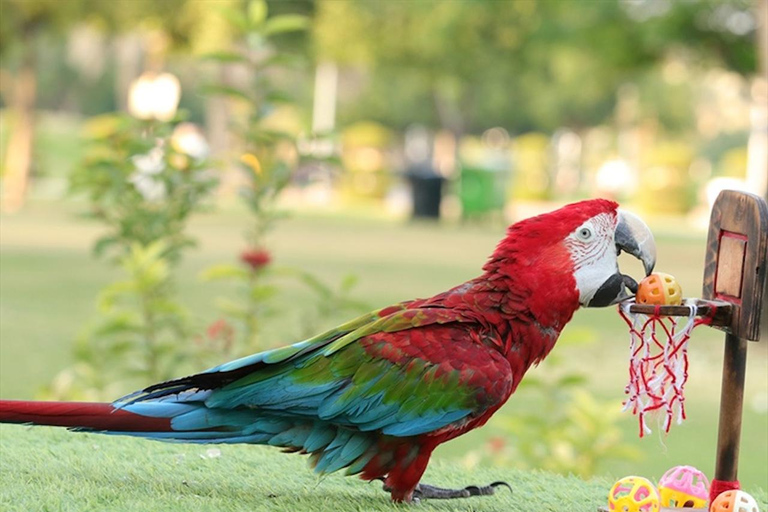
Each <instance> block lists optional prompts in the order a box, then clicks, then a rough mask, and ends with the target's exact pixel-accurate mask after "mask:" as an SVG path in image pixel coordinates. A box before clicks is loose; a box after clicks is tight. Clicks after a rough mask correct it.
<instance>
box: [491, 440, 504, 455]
mask: <svg viewBox="0 0 768 512" xmlns="http://www.w3.org/2000/svg"><path fill="white" fill-rule="evenodd" d="M506 444H507V442H506V441H505V440H504V438H503V437H491V438H489V439H488V448H489V449H490V450H491V453H494V454H495V453H498V452H500V451H502V450H503V449H504V447H505V446H506Z"/></svg>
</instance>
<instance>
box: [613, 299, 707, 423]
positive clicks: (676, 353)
mask: <svg viewBox="0 0 768 512" xmlns="http://www.w3.org/2000/svg"><path fill="white" fill-rule="evenodd" d="M631 305H632V303H631V302H630V303H623V304H621V305H620V306H619V313H620V314H621V316H622V318H624V321H626V322H627V325H628V326H629V333H630V344H629V350H630V356H629V382H628V383H627V386H626V388H625V389H624V392H625V394H626V395H627V399H626V400H625V401H624V410H625V411H632V414H634V415H636V416H637V417H638V420H639V422H640V437H643V436H644V435H645V434H650V433H651V432H652V431H651V429H650V428H649V427H648V419H649V417H650V416H655V417H657V418H658V419H659V423H660V426H661V428H663V429H664V432H667V433H668V432H669V429H670V427H671V426H672V421H673V420H676V421H677V423H678V424H680V423H682V421H683V420H684V419H685V395H684V391H685V383H686V382H687V380H688V340H689V339H690V337H691V331H692V330H693V328H694V327H696V326H698V325H701V324H707V323H709V322H710V319H709V318H708V317H703V318H697V316H696V314H697V307H696V305H695V303H693V302H692V301H687V302H686V304H685V305H686V306H687V307H688V309H689V314H688V316H662V315H661V314H660V313H661V306H656V309H655V312H654V314H652V315H644V314H638V313H631V312H630V310H629V308H630V306H631Z"/></svg>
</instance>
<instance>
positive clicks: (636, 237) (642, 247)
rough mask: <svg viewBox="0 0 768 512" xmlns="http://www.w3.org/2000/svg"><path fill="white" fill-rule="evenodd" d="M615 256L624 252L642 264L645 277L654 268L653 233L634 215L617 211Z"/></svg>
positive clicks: (654, 248)
mask: <svg viewBox="0 0 768 512" xmlns="http://www.w3.org/2000/svg"><path fill="white" fill-rule="evenodd" d="M614 240H615V241H616V255H617V256H618V255H619V254H621V251H624V252H626V253H628V254H631V255H632V256H634V257H635V258H637V259H639V260H640V261H642V262H643V268H644V269H645V275H646V276H647V275H650V274H651V272H653V267H655V266H656V241H655V240H654V239H653V233H651V230H650V228H649V227H648V226H646V225H645V222H643V221H642V220H641V219H640V217H638V216H637V215H635V214H634V213H630V212H627V211H624V210H619V223H618V224H617V225H616V233H615V235H614Z"/></svg>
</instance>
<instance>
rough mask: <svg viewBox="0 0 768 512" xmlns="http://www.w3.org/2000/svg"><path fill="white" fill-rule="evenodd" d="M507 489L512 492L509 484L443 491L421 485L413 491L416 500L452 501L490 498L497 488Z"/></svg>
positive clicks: (497, 483) (438, 488) (495, 483)
mask: <svg viewBox="0 0 768 512" xmlns="http://www.w3.org/2000/svg"><path fill="white" fill-rule="evenodd" d="M502 486H504V487H506V488H507V489H509V490H510V492H511V491H512V487H511V486H510V485H509V484H508V483H507V482H493V483H492V484H489V485H482V486H480V485H468V486H467V487H465V488H463V489H443V488H442V487H435V486H434V485H428V484H419V485H417V486H416V489H415V490H414V491H413V497H414V498H420V499H436V500H450V499H453V498H469V497H470V496H490V495H491V494H493V493H495V492H496V488H497V487H502Z"/></svg>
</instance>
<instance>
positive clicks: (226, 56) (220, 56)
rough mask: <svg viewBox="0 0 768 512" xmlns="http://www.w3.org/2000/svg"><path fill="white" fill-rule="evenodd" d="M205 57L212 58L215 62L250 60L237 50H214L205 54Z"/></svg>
mask: <svg viewBox="0 0 768 512" xmlns="http://www.w3.org/2000/svg"><path fill="white" fill-rule="evenodd" d="M203 59H206V60H212V61H215V62H225V63H226V62H249V61H248V59H247V58H246V57H244V56H243V55H241V54H239V53H237V52H226V51H221V52H212V53H208V54H206V55H203Z"/></svg>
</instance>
